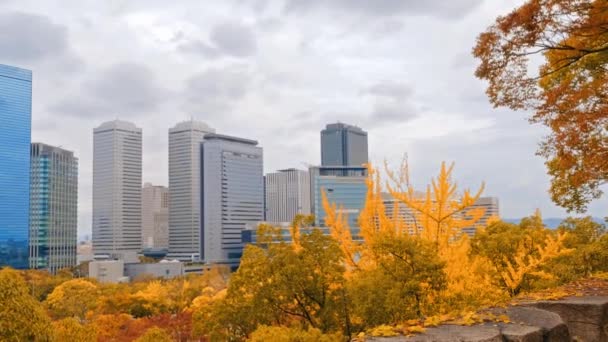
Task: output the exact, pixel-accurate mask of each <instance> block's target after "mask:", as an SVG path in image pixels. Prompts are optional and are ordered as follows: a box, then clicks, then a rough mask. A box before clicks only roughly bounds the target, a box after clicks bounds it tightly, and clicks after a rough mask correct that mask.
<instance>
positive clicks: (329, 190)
mask: <svg viewBox="0 0 608 342" xmlns="http://www.w3.org/2000/svg"><path fill="white" fill-rule="evenodd" d="M366 179H367V169H366V168H364V167H354V166H350V167H349V166H343V167H326V166H317V167H311V168H310V183H311V190H310V192H311V195H312V196H311V197H312V201H311V204H312V213H313V214H314V215H315V223H316V224H317V225H318V226H321V227H324V226H325V216H326V214H325V209H324V208H323V202H322V199H323V197H322V196H323V192H325V194H326V195H327V199H328V201H329V203H332V204H335V205H336V209H338V210H341V212H342V213H343V214H344V215H345V217H346V218H347V220H348V225H349V226H350V228H351V230H352V233H353V235H354V236H355V235H358V232H359V223H358V219H359V214H360V213H361V210H362V209H363V207H364V206H365V198H366V194H367V184H366Z"/></svg>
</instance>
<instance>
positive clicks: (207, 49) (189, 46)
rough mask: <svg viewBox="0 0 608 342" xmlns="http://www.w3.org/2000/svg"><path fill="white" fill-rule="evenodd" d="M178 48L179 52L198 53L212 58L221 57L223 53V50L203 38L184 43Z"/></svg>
mask: <svg viewBox="0 0 608 342" xmlns="http://www.w3.org/2000/svg"><path fill="white" fill-rule="evenodd" d="M177 50H178V51H179V52H183V53H192V54H198V55H201V56H203V57H207V58H212V59H213V58H217V57H220V55H221V52H220V51H219V50H218V49H217V48H215V47H213V46H211V45H209V44H207V43H205V42H204V41H202V40H192V41H188V42H185V43H182V44H180V45H178V46H177Z"/></svg>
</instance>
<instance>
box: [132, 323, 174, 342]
mask: <svg viewBox="0 0 608 342" xmlns="http://www.w3.org/2000/svg"><path fill="white" fill-rule="evenodd" d="M172 341H173V339H172V338H171V335H169V334H168V333H167V332H166V331H165V330H163V329H161V328H158V327H152V328H150V329H148V330H147V331H146V332H145V334H143V335H142V336H140V337H139V338H138V339H136V340H135V342H172Z"/></svg>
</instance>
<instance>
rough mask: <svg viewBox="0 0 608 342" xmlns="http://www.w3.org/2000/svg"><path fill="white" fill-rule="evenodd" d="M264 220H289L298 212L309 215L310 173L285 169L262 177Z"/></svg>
mask: <svg viewBox="0 0 608 342" xmlns="http://www.w3.org/2000/svg"><path fill="white" fill-rule="evenodd" d="M264 192H265V201H266V220H267V221H271V222H291V221H293V219H294V217H295V216H296V215H298V214H301V215H310V213H311V211H310V175H309V173H308V172H307V171H302V170H296V169H286V170H279V171H278V172H274V173H269V174H266V177H264Z"/></svg>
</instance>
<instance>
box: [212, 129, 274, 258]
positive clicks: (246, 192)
mask: <svg viewBox="0 0 608 342" xmlns="http://www.w3.org/2000/svg"><path fill="white" fill-rule="evenodd" d="M257 144H258V143H257V141H253V140H248V139H241V138H236V137H230V136H225V135H220V134H207V135H206V136H205V140H204V141H203V143H201V159H202V160H201V164H202V166H201V179H202V186H201V193H202V194H201V199H202V203H201V207H202V212H201V216H202V219H201V221H202V222H201V223H202V224H201V239H200V245H201V251H200V253H201V258H202V259H203V260H204V261H205V262H208V263H228V264H231V265H236V264H238V262H239V260H240V258H241V255H242V253H243V245H242V241H241V232H242V230H243V229H244V228H245V225H246V224H247V223H251V222H258V221H262V220H264V175H263V168H264V165H263V151H262V148H261V147H258V146H257Z"/></svg>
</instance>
